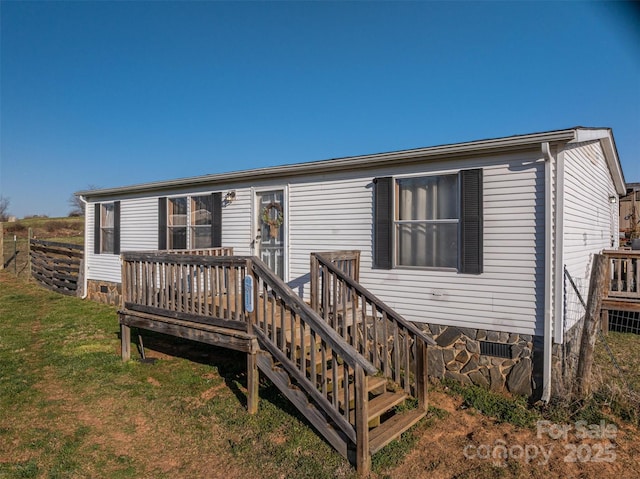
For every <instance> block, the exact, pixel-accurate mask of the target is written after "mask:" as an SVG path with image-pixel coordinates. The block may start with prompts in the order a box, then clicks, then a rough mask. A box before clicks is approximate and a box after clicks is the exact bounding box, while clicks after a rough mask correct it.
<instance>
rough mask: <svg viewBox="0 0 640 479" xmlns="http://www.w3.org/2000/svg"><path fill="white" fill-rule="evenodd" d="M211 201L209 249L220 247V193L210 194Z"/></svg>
mask: <svg viewBox="0 0 640 479" xmlns="http://www.w3.org/2000/svg"><path fill="white" fill-rule="evenodd" d="M211 201H212V203H213V208H212V211H211V213H212V215H213V218H211V243H212V244H211V247H212V248H219V247H220V246H222V193H212V194H211Z"/></svg>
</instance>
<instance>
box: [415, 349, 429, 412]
mask: <svg viewBox="0 0 640 479" xmlns="http://www.w3.org/2000/svg"><path fill="white" fill-rule="evenodd" d="M416 343H417V344H416V366H417V367H416V397H417V398H418V407H419V408H420V409H422V410H423V411H426V410H427V408H428V404H427V384H428V383H427V345H426V344H424V341H422V340H420V339H418V340H417V341H416Z"/></svg>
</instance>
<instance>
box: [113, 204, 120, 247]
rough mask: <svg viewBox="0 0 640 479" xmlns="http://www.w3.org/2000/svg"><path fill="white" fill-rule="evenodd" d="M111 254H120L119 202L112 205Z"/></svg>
mask: <svg viewBox="0 0 640 479" xmlns="http://www.w3.org/2000/svg"><path fill="white" fill-rule="evenodd" d="M113 254H120V202H119V201H115V202H114V203H113Z"/></svg>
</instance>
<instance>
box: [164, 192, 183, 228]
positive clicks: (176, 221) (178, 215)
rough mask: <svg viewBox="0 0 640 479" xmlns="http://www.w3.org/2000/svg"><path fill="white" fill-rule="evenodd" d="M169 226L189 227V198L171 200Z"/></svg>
mask: <svg viewBox="0 0 640 479" xmlns="http://www.w3.org/2000/svg"><path fill="white" fill-rule="evenodd" d="M167 209H168V212H167V214H168V215H169V218H168V220H169V221H168V225H169V226H186V225H187V198H170V199H169V204H168V208H167Z"/></svg>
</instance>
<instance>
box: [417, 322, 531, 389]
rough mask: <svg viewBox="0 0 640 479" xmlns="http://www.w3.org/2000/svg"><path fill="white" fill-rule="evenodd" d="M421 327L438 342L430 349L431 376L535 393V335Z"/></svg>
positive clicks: (436, 326)
mask: <svg viewBox="0 0 640 479" xmlns="http://www.w3.org/2000/svg"><path fill="white" fill-rule="evenodd" d="M417 326H419V327H420V328H421V329H422V330H423V331H425V332H426V333H427V334H428V335H430V336H431V337H433V338H434V339H435V341H436V343H437V346H434V347H429V348H427V353H428V371H427V372H428V375H429V376H431V377H435V378H445V379H453V380H455V381H458V382H460V383H462V384H468V385H472V384H475V385H478V386H483V387H486V388H489V389H491V390H493V391H509V392H511V393H513V394H517V395H523V396H527V397H530V396H532V395H533V393H534V390H535V388H536V385H535V384H534V380H533V378H534V374H533V373H534V371H533V369H534V367H533V364H534V363H533V355H534V337H533V336H531V335H527V334H517V333H505V332H499V331H489V330H485V329H472V328H461V327H455V326H440V325H435V324H424V323H423V324H417Z"/></svg>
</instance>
